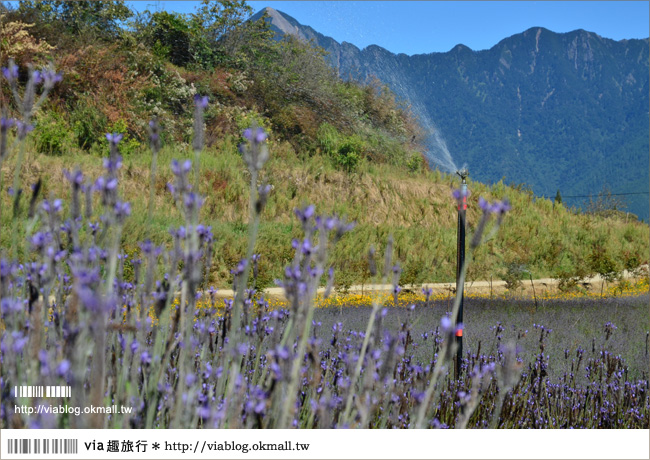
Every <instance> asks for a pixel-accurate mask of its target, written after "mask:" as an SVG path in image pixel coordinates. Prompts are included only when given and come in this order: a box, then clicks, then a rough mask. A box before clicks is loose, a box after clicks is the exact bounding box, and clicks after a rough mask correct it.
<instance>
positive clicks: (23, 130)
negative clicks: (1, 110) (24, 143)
mask: <svg viewBox="0 0 650 460" xmlns="http://www.w3.org/2000/svg"><path fill="white" fill-rule="evenodd" d="M16 128H17V130H18V139H20V140H23V139H25V138H26V137H27V134H29V133H30V132H32V131H33V130H34V125H31V124H29V123H25V122H23V121H21V120H16Z"/></svg>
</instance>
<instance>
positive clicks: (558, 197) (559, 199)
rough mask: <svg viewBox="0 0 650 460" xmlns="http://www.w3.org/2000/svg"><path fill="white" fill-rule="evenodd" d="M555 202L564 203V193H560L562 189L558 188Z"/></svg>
mask: <svg viewBox="0 0 650 460" xmlns="http://www.w3.org/2000/svg"><path fill="white" fill-rule="evenodd" d="M553 204H554V205H555V204H562V195H560V189H557V193H556V194H555V202H554V203H553Z"/></svg>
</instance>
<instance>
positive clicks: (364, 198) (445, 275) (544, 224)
mask: <svg viewBox="0 0 650 460" xmlns="http://www.w3.org/2000/svg"><path fill="white" fill-rule="evenodd" d="M27 151H28V155H27V158H26V161H25V167H24V168H23V177H22V180H23V183H25V184H30V183H35V182H36V180H37V179H38V178H41V179H42V181H43V187H42V193H43V196H46V197H47V196H54V197H61V198H62V199H63V200H64V207H65V206H66V205H67V204H69V202H70V191H69V187H68V183H67V181H66V180H65V178H64V175H63V170H64V169H66V168H67V169H72V168H73V167H74V166H76V165H78V166H80V167H81V169H82V170H83V171H84V172H85V174H86V175H87V176H88V177H90V178H92V179H93V180H94V179H96V178H97V177H99V176H100V175H101V172H102V164H101V159H99V158H97V157H95V156H92V155H88V154H84V153H82V152H78V151H77V152H75V151H74V150H72V151H67V152H65V153H64V154H62V155H61V156H49V155H43V154H39V153H36V152H34V149H33V147H29V148H28V149H27ZM191 157H192V154H191V152H190V151H189V149H187V148H185V149H184V148H181V147H166V148H165V149H163V150H162V151H161V152H160V157H159V164H160V165H161V167H160V173H159V176H158V178H157V180H156V186H155V189H156V192H155V211H154V213H153V220H152V222H151V223H150V224H149V223H148V222H147V219H146V216H147V201H148V200H147V198H148V184H149V177H150V176H149V170H150V161H151V155H150V154H146V153H144V152H143V153H141V154H137V155H132V156H129V157H127V158H126V159H125V161H124V166H123V168H122V170H121V172H120V189H121V191H122V194H123V196H125V197H126V199H128V200H129V201H130V202H131V205H132V210H133V211H132V217H131V218H130V219H129V220H128V221H127V223H126V227H125V230H124V233H123V238H122V247H123V249H124V250H125V251H126V252H127V254H129V255H136V254H137V253H138V252H139V246H138V243H139V242H140V241H143V240H145V239H147V238H150V239H151V240H152V241H153V242H155V243H157V244H163V243H167V244H168V243H170V242H171V236H170V235H169V233H168V230H169V228H170V227H178V226H180V225H184V218H183V216H182V214H181V212H180V210H179V209H177V208H176V207H175V205H174V203H173V200H172V197H171V194H170V193H169V192H168V191H167V188H166V184H167V183H168V182H172V181H173V177H172V174H171V172H170V170H169V167H168V166H167V165H169V164H170V161H171V159H172V158H178V159H181V158H191ZM12 169H13V168H12V161H11V159H9V161H7V162H6V163H5V166H4V170H3V172H4V176H5V183H11V179H12ZM263 179H265V180H266V181H268V183H269V184H271V185H272V186H273V191H272V192H271V195H270V198H269V202H268V204H267V207H266V209H265V210H264V213H263V216H262V224H261V230H260V238H259V242H258V245H257V247H256V251H257V252H259V253H260V254H261V255H262V258H261V261H260V264H261V265H260V267H261V268H260V281H261V282H262V284H263V285H272V283H273V280H274V279H276V278H281V275H282V270H283V267H284V265H285V264H286V263H288V262H289V261H290V260H291V258H292V255H293V249H292V247H291V240H292V238H297V237H299V236H300V234H301V228H300V226H299V224H298V223H297V221H296V219H295V216H294V212H293V211H294V209H295V208H296V207H299V206H302V205H304V204H308V203H312V204H315V205H316V207H317V212H318V213H323V214H332V213H336V214H339V215H341V216H343V215H345V216H347V217H348V219H349V220H353V221H355V222H357V226H356V228H355V229H354V230H353V231H352V232H350V233H349V234H347V235H345V236H344V238H343V239H342V241H341V242H340V243H339V244H338V245H337V246H336V252H335V253H334V254H333V259H334V263H335V267H336V273H337V275H336V277H337V278H336V282H337V284H338V285H343V286H344V285H346V284H352V283H355V284H356V283H362V282H369V280H370V275H369V272H368V265H367V256H366V254H367V251H368V249H369V247H370V246H375V247H376V248H383V246H384V245H385V244H386V241H387V238H388V236H389V235H390V234H392V235H393V236H394V238H395V255H396V259H397V260H398V261H399V263H400V265H401V266H402V269H403V274H402V279H401V281H402V283H404V284H407V283H421V282H438V281H439V282H442V281H451V280H453V279H454V277H455V251H456V210H455V202H454V200H453V198H452V197H451V191H452V189H453V188H455V187H456V186H457V183H458V181H457V178H455V177H452V176H450V175H446V174H441V173H439V172H438V171H425V172H417V173H414V172H410V171H407V170H399V169H396V168H394V167H390V166H387V165H382V164H374V163H372V162H370V161H364V162H362V164H361V165H360V167H359V168H358V171H356V172H355V173H352V174H350V173H347V172H343V171H339V170H337V169H336V168H334V167H333V165H332V163H331V161H329V159H327V158H326V157H323V156H312V157H309V156H304V157H302V158H301V157H299V156H298V155H297V154H296V153H295V152H294V151H293V149H292V147H291V145H290V144H289V143H287V142H279V143H276V142H271V159H270V161H269V163H268V164H267V167H266V168H265V170H263ZM248 180H249V176H248V172H247V170H246V168H245V165H244V162H243V160H242V158H241V155H240V154H239V153H238V151H237V149H236V139H233V138H231V137H226V138H225V139H223V140H220V141H219V142H218V143H217V144H216V145H215V146H213V147H212V148H210V149H207V150H206V151H205V152H204V153H203V154H202V155H201V181H200V183H201V185H200V192H201V193H202V194H204V195H205V196H206V203H205V205H204V206H203V208H202V210H201V219H200V220H201V221H202V222H204V223H206V224H208V225H212V227H213V232H214V234H215V237H216V248H215V249H216V251H215V258H214V260H213V265H212V280H213V281H214V284H215V285H216V286H219V287H226V286H227V285H228V284H229V283H230V282H231V280H232V278H231V275H230V270H231V269H232V268H233V267H234V266H235V265H236V263H237V262H238V260H239V259H241V258H242V257H244V254H245V249H246V241H247V231H248V230H247V216H248V211H247V207H248V193H249V192H248V185H247V183H248ZM469 189H470V190H471V192H472V195H471V196H470V199H469V210H468V225H469V227H470V232H471V229H472V228H473V227H474V226H476V225H477V223H478V221H479V217H480V212H481V211H480V209H479V207H478V203H477V200H478V197H479V196H483V197H486V198H487V199H490V200H492V199H502V198H505V197H507V198H508V199H509V200H510V201H511V203H512V206H513V210H512V211H511V213H509V214H508V216H507V218H506V221H505V222H504V225H502V227H501V229H500V231H499V234H498V236H497V237H496V238H495V239H493V240H492V241H491V242H490V243H488V244H487V245H484V246H482V247H480V248H479V250H478V251H477V253H476V254H475V255H476V258H475V262H474V264H473V265H472V266H471V268H470V274H469V278H470V279H489V278H490V277H493V278H494V279H505V278H508V277H512V276H517V273H519V276H520V277H524V276H525V277H526V278H528V274H527V273H521V270H520V269H522V268H525V269H527V270H529V271H530V272H531V274H532V276H533V277H548V276H551V277H560V278H567V279H569V278H571V277H572V276H578V277H579V276H585V275H587V274H589V273H594V271H595V270H596V269H597V268H598V265H597V262H598V261H602V259H603V258H607V259H608V260H610V261H611V262H612V264H613V265H612V267H613V268H614V269H615V270H622V269H623V268H633V267H635V266H636V265H637V264H639V263H643V262H646V261H647V260H648V245H647V241H648V238H649V236H648V235H649V232H648V226H647V225H645V224H642V223H640V222H636V221H634V222H632V221H629V222H627V223H626V222H625V220H624V219H620V218H601V217H597V216H593V215H587V214H574V213H573V212H571V211H570V210H568V209H566V208H565V207H563V206H561V205H559V206H555V207H554V206H553V204H552V203H551V202H550V201H548V200H545V199H537V200H536V199H535V198H534V197H533V196H532V195H531V194H529V193H526V192H520V191H516V190H513V189H512V188H510V187H506V186H503V185H496V186H493V187H488V186H485V185H483V184H480V183H476V182H473V181H471V180H470V182H469ZM96 200H98V198H96ZM10 206H11V202H10V197H9V196H8V195H7V194H6V193H5V194H3V209H5V210H9V209H11V208H10ZM95 206H96V207H97V206H99V203H96V204H95ZM25 223H26V222H25ZM11 228H12V227H11V220H10V219H7V218H3V222H2V231H1V232H0V245H1V246H2V247H4V248H7V247H8V246H9V244H10V239H11ZM20 228H21V229H23V228H24V227H23V226H22V225H21V226H20Z"/></svg>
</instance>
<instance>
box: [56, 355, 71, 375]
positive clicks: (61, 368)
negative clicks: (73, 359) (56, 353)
mask: <svg viewBox="0 0 650 460" xmlns="http://www.w3.org/2000/svg"><path fill="white" fill-rule="evenodd" d="M69 370H70V361H68V360H67V359H64V360H63V361H61V362H60V363H59V365H58V366H57V367H56V373H57V374H58V375H59V376H60V377H63V376H65V374H67V373H68V371H69Z"/></svg>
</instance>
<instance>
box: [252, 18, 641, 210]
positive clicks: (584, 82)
mask: <svg viewBox="0 0 650 460" xmlns="http://www.w3.org/2000/svg"><path fill="white" fill-rule="evenodd" d="M261 17H266V21H267V22H268V23H269V25H270V27H271V29H272V30H273V31H274V32H275V34H276V37H278V38H280V37H283V36H285V35H287V34H291V35H294V36H296V37H298V38H300V39H303V40H307V41H312V42H313V43H314V44H315V45H317V46H319V47H322V48H323V49H324V50H325V51H327V53H328V55H327V59H328V60H329V62H330V63H331V65H332V66H333V67H334V68H335V69H337V71H338V73H339V76H340V77H342V78H344V79H355V80H358V81H362V82H366V81H370V80H371V79H373V78H377V79H379V80H380V81H381V82H382V83H383V84H385V85H387V86H388V87H389V88H390V89H391V90H392V91H393V92H394V93H395V94H396V95H397V96H398V97H399V98H400V99H401V100H402V101H403V103H404V104H405V105H408V106H410V108H411V110H412V111H413V113H414V114H415V115H416V116H417V117H418V118H419V120H420V123H421V125H422V126H423V129H424V130H425V133H426V137H427V138H428V141H427V146H426V147H427V149H428V151H427V152H426V155H427V157H428V159H429V162H430V164H431V166H432V167H433V166H437V167H439V168H440V169H443V170H447V171H449V172H453V171H454V169H455V168H458V167H460V166H461V165H467V166H468V168H469V171H470V175H471V177H472V178H473V179H475V180H478V181H481V182H486V183H495V182H498V181H500V180H503V181H504V182H505V183H507V184H521V186H522V187H525V188H528V189H530V190H531V191H532V192H533V193H534V194H535V195H537V196H546V197H550V198H553V197H555V195H556V192H557V191H558V190H559V191H560V193H561V195H562V197H563V201H564V203H565V204H568V205H576V206H583V207H584V206H585V202H586V201H588V200H589V198H587V197H589V196H593V197H594V198H595V197H596V195H597V194H598V193H599V192H601V191H603V190H604V189H609V191H610V192H611V193H614V194H625V195H619V196H618V198H620V199H622V200H624V202H625V203H626V204H627V209H628V210H629V211H630V212H632V213H634V214H636V215H637V216H639V217H640V218H642V219H644V220H645V221H647V220H648V216H649V214H650V212H649V211H650V209H649V208H650V205H649V200H648V191H649V189H650V174H649V170H650V162H649V157H650V155H649V151H650V146H649V137H650V133H649V123H650V120H649V117H648V112H649V107H650V101H649V94H650V88H649V85H648V77H649V71H650V69H649V48H648V39H643V40H637V39H634V40H621V41H615V40H611V39H607V38H603V37H601V36H599V35H597V34H595V33H593V32H588V31H585V30H575V31H572V32H568V33H555V32H552V31H550V30H548V29H545V28H543V27H534V28H531V29H528V30H526V31H524V32H522V33H520V34H516V35H513V36H511V37H507V38H504V39H503V40H502V41H500V42H499V43H497V44H496V45H495V46H493V47H492V48H490V49H489V50H482V51H473V50H471V49H470V48H468V47H466V46H464V45H462V44H459V45H456V46H455V47H454V48H452V49H451V50H450V51H448V52H446V53H429V54H418V55H413V56H408V55H406V54H395V53H392V52H390V51H388V50H386V49H384V48H382V47H380V46H376V45H371V46H368V47H366V48H364V49H359V48H358V47H356V46H354V45H353V44H351V43H347V42H342V43H339V42H337V41H336V40H334V39H333V38H331V37H327V36H325V35H323V34H321V33H319V32H317V31H316V30H314V29H313V28H311V27H309V26H307V25H303V24H300V23H299V22H298V21H297V20H295V19H294V18H292V17H291V16H289V15H287V14H285V13H282V12H280V11H277V10H274V9H272V8H266V9H264V10H262V11H260V12H259V13H257V14H256V15H255V16H253V18H252V20H258V19H260V18H261ZM423 39H430V40H433V39H435V31H434V32H432V36H431V37H423Z"/></svg>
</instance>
